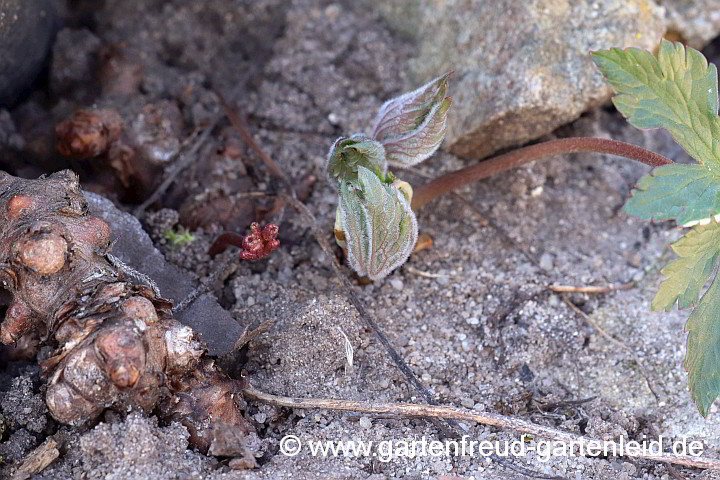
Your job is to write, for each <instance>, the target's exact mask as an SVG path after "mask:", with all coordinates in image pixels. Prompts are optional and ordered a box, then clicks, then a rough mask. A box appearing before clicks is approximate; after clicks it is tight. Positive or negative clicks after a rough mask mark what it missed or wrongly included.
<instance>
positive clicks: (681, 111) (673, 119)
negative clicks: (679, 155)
mask: <svg viewBox="0 0 720 480" xmlns="http://www.w3.org/2000/svg"><path fill="white" fill-rule="evenodd" d="M592 59H593V61H594V62H595V64H596V65H597V66H598V67H599V68H600V70H601V71H602V72H603V74H604V75H605V77H607V79H608V81H609V82H610V84H611V85H612V87H613V88H614V89H615V91H616V92H617V93H618V95H616V96H615V97H614V98H613V103H614V104H615V106H616V107H617V109H618V110H619V111H620V112H621V113H622V114H623V115H624V116H625V117H626V118H627V119H628V121H629V122H630V123H631V124H632V125H634V126H636V127H638V128H659V127H660V128H665V129H666V130H668V131H669V132H670V134H671V135H672V136H673V138H674V139H675V141H676V142H677V143H679V144H680V145H681V146H683V147H684V148H685V150H687V152H688V153H689V154H690V155H691V156H692V157H693V158H695V159H696V160H697V161H698V162H700V163H701V164H705V165H707V166H709V167H710V168H711V169H712V170H713V171H715V172H718V173H720V146H719V145H718V140H717V139H720V119H719V118H718V115H717V113H718V87H717V69H716V68H715V65H712V64H708V62H707V60H706V59H705V57H703V55H702V54H701V53H700V52H698V51H697V50H694V49H692V48H689V47H688V48H687V49H686V48H685V47H684V46H683V45H682V44H681V43H675V44H673V43H671V42H668V41H667V40H663V41H662V43H661V44H660V49H659V51H658V56H657V58H655V57H654V56H653V55H652V54H651V53H650V52H647V51H645V50H640V49H636V48H628V49H626V50H621V49H618V48H612V49H610V50H602V51H599V52H593V53H592Z"/></svg>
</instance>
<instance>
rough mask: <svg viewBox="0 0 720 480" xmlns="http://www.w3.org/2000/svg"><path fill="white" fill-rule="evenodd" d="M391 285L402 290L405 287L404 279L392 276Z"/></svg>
mask: <svg viewBox="0 0 720 480" xmlns="http://www.w3.org/2000/svg"><path fill="white" fill-rule="evenodd" d="M390 285H391V286H392V287H393V288H394V289H395V290H402V289H403V287H404V285H403V281H402V280H400V279H399V278H391V279H390Z"/></svg>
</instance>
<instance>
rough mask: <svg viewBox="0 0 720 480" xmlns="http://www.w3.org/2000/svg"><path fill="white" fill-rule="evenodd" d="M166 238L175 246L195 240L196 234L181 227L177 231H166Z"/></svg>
mask: <svg viewBox="0 0 720 480" xmlns="http://www.w3.org/2000/svg"><path fill="white" fill-rule="evenodd" d="M165 239H166V240H167V241H169V242H170V244H171V245H172V246H174V247H179V246H182V245H189V244H191V243H193V242H194V241H195V236H194V235H193V234H192V233H190V230H187V229H185V228H183V227H180V228H179V229H178V230H177V231H175V230H168V231H167V232H165Z"/></svg>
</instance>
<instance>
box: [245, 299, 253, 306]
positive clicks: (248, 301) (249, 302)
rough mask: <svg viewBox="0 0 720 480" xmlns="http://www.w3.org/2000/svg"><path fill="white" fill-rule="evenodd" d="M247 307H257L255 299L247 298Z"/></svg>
mask: <svg viewBox="0 0 720 480" xmlns="http://www.w3.org/2000/svg"><path fill="white" fill-rule="evenodd" d="M245 305H247V306H248V307H252V306H253V305H255V297H247V298H246V299H245Z"/></svg>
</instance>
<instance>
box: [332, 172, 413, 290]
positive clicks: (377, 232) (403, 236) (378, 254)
mask: <svg viewBox="0 0 720 480" xmlns="http://www.w3.org/2000/svg"><path fill="white" fill-rule="evenodd" d="M358 183H359V184H360V188H353V186H352V185H351V184H349V183H347V182H344V183H343V184H342V185H341V186H340V205H339V212H338V213H339V215H338V218H339V222H338V223H339V225H340V228H341V230H342V231H343V232H344V235H345V241H346V242H347V249H348V261H349V262H350V266H351V267H352V268H353V270H355V271H356V272H357V273H358V275H361V276H367V277H369V278H370V279H372V280H379V279H381V278H383V277H385V276H387V275H388V274H389V273H390V272H392V271H393V270H394V269H396V268H397V267H399V266H400V265H402V264H403V263H405V260H407V258H408V256H409V255H410V253H411V252H412V249H413V247H415V242H416V241H417V220H416V219H415V214H414V213H413V211H412V209H411V208H410V204H409V203H408V201H407V199H406V198H405V196H404V195H403V194H402V193H401V192H400V190H398V189H397V188H395V187H393V186H390V185H386V184H384V183H383V182H382V181H381V180H380V179H379V178H378V177H377V175H376V174H374V173H373V172H371V171H370V170H368V169H367V168H365V167H362V166H359V167H358Z"/></svg>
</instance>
